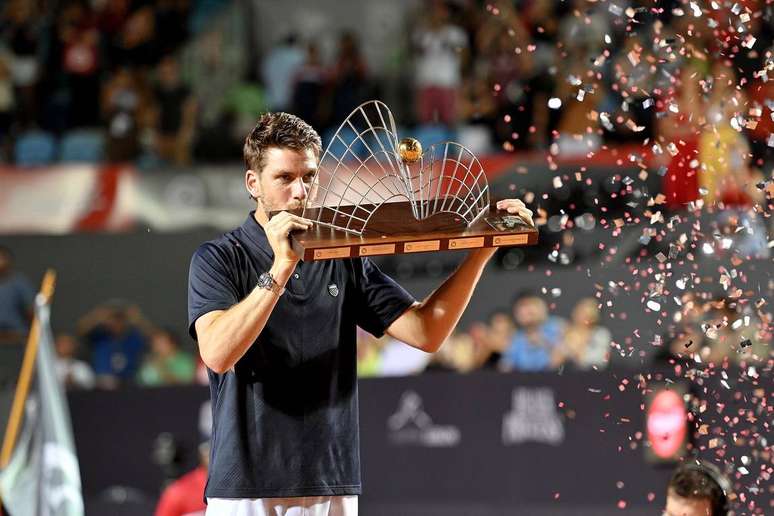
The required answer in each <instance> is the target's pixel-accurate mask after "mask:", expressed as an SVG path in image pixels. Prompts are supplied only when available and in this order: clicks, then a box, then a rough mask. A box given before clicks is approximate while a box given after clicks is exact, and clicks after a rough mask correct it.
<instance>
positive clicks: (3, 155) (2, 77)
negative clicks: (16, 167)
mask: <svg viewBox="0 0 774 516" xmlns="http://www.w3.org/2000/svg"><path fill="white" fill-rule="evenodd" d="M15 108H16V99H15V95H14V89H13V75H12V70H11V56H10V55H9V54H8V53H7V52H5V51H3V50H2V49H0V160H5V161H10V160H9V156H10V148H9V146H8V142H9V136H10V132H11V127H12V126H13V120H14V110H15Z"/></svg>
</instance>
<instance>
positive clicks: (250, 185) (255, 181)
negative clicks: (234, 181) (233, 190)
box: [245, 169, 261, 200]
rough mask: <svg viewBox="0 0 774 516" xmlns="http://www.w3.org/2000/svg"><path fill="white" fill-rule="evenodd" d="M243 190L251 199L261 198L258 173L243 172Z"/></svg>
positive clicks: (249, 170) (251, 171) (252, 171)
mask: <svg viewBox="0 0 774 516" xmlns="http://www.w3.org/2000/svg"><path fill="white" fill-rule="evenodd" d="M245 188H246V189H247V193H248V194H250V198H251V199H253V200H257V199H258V198H259V197H260V196H261V179H260V174H259V173H258V172H256V171H254V170H252V169H248V170H247V171H246V172H245Z"/></svg>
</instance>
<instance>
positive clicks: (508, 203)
mask: <svg viewBox="0 0 774 516" xmlns="http://www.w3.org/2000/svg"><path fill="white" fill-rule="evenodd" d="M497 209H498V210H507V211H508V213H510V214H516V215H518V216H519V217H521V218H522V219H524V222H526V223H527V224H529V225H530V226H534V225H535V223H534V222H532V210H530V209H529V208H527V207H526V206H525V205H524V203H523V202H522V201H521V200H519V199H503V200H502V201H497Z"/></svg>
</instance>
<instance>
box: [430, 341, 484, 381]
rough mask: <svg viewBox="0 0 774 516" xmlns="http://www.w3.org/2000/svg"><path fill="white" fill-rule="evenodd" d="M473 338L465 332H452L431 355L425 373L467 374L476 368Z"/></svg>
mask: <svg viewBox="0 0 774 516" xmlns="http://www.w3.org/2000/svg"><path fill="white" fill-rule="evenodd" d="M476 365H477V364H476V353H475V344H474V342H473V337H472V336H471V335H470V333H466V332H456V331H455V332H453V333H452V334H451V335H450V336H449V338H448V339H446V342H444V343H443V346H441V348H440V349H439V350H438V351H437V352H436V353H434V354H433V355H432V359H431V360H430V362H429V363H428V364H427V367H425V371H451V372H457V373H467V372H470V371H472V370H473V369H474V368H475V367H476Z"/></svg>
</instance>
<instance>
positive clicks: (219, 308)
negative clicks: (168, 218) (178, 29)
mask: <svg viewBox="0 0 774 516" xmlns="http://www.w3.org/2000/svg"><path fill="white" fill-rule="evenodd" d="M320 154H321V142H320V137H319V135H318V134H317V132H316V131H315V130H314V129H313V128H312V127H311V126H310V125H309V124H307V123H306V122H304V121H303V120H301V119H300V118H298V117H296V116H294V115H290V114H287V113H267V114H265V115H263V116H262V117H261V119H260V121H259V122H258V125H257V126H256V127H255V128H254V129H253V130H252V131H251V133H250V134H249V135H248V136H247V138H246V140H245V146H244V158H245V166H246V169H247V170H246V172H245V187H246V188H247V190H248V193H249V195H250V197H251V198H252V199H254V200H255V202H256V207H255V210H254V211H252V212H250V214H249V215H248V216H247V218H246V220H245V222H244V223H243V224H242V225H241V226H240V227H238V228H236V229H234V230H233V231H230V232H228V233H226V234H225V235H223V236H221V237H219V238H217V239H215V240H211V241H209V242H206V243H204V244H202V245H201V246H200V247H199V248H198V249H197V250H196V252H195V253H194V255H193V258H192V259H191V265H190V270H189V281H188V319H189V331H190V333H191V336H192V337H194V338H195V339H196V340H197V341H198V344H199V353H200V355H201V358H202V361H203V362H204V364H205V365H206V366H207V368H208V376H209V381H210V396H211V399H212V411H213V430H212V440H211V452H210V468H209V471H208V479H207V486H206V488H205V497H206V499H207V503H208V508H207V515H208V516H222V515H240V516H267V515H272V516H276V515H282V516H294V515H301V514H303V515H305V516H323V515H340V516H353V515H356V514H357V495H359V494H360V492H361V483H360V452H359V443H360V437H359V423H358V399H357V354H356V331H357V330H356V329H357V327H358V326H359V327H361V328H363V329H364V330H366V331H368V332H369V333H371V334H373V335H374V336H377V337H378V336H381V335H383V334H387V335H389V336H390V337H392V338H394V339H397V340H400V341H402V342H405V343H407V344H409V345H411V346H413V347H415V348H418V349H420V350H423V351H425V352H431V353H432V352H435V351H437V350H438V348H439V347H440V346H441V343H443V342H444V341H445V340H446V339H447V337H448V336H449V335H450V334H451V332H452V330H453V329H454V327H455V326H456V324H457V321H458V320H459V318H460V316H461V315H462V312H463V310H464V309H465V307H466V306H467V304H468V302H469V301H470V297H471V295H472V293H473V289H474V287H475V285H476V284H477V283H478V280H479V278H480V276H481V273H482V272H483V270H484V267H485V265H486V264H487V262H488V261H489V259H490V258H491V257H492V256H493V255H494V252H495V249H476V250H473V251H471V252H470V254H468V256H467V257H466V258H465V260H464V261H463V262H462V264H461V265H460V267H459V268H458V269H457V271H456V272H455V273H454V274H452V275H451V276H450V277H449V278H448V279H447V280H446V281H445V282H444V283H443V284H442V285H441V286H440V287H439V288H438V289H437V290H436V291H435V292H433V293H432V294H431V295H429V296H428V297H427V298H426V299H424V300H423V301H421V302H417V301H415V299H414V298H413V297H412V296H411V295H410V294H409V293H408V292H406V291H405V290H404V289H403V288H401V287H400V285H398V284H397V283H396V282H395V281H394V280H393V279H392V278H390V277H389V276H387V275H386V274H384V273H383V272H381V271H380V270H379V268H378V267H377V266H376V265H375V264H374V263H373V262H372V261H371V260H369V259H368V258H347V259H338V260H327V261H312V262H301V261H300V260H299V257H298V256H297V255H296V254H295V252H293V250H292V247H291V244H290V241H289V238H288V236H289V234H290V232H291V231H295V230H306V229H308V228H310V227H311V225H312V223H313V222H312V221H310V220H308V219H304V218H301V217H299V216H296V215H294V214H291V213H289V212H288V211H286V210H294V209H298V208H301V207H302V206H303V205H304V202H305V199H306V192H307V191H308V190H309V188H310V186H311V184H312V179H313V178H314V176H315V172H316V169H317V166H318V161H319V159H320ZM498 208H499V209H502V210H507V211H508V212H509V213H514V214H516V213H518V214H519V215H520V216H521V217H522V218H524V219H525V220H527V221H528V222H530V223H531V215H532V212H531V211H530V210H528V209H527V208H526V207H525V206H524V204H523V203H522V202H521V201H517V200H514V199H510V200H506V201H500V203H499V204H498Z"/></svg>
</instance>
